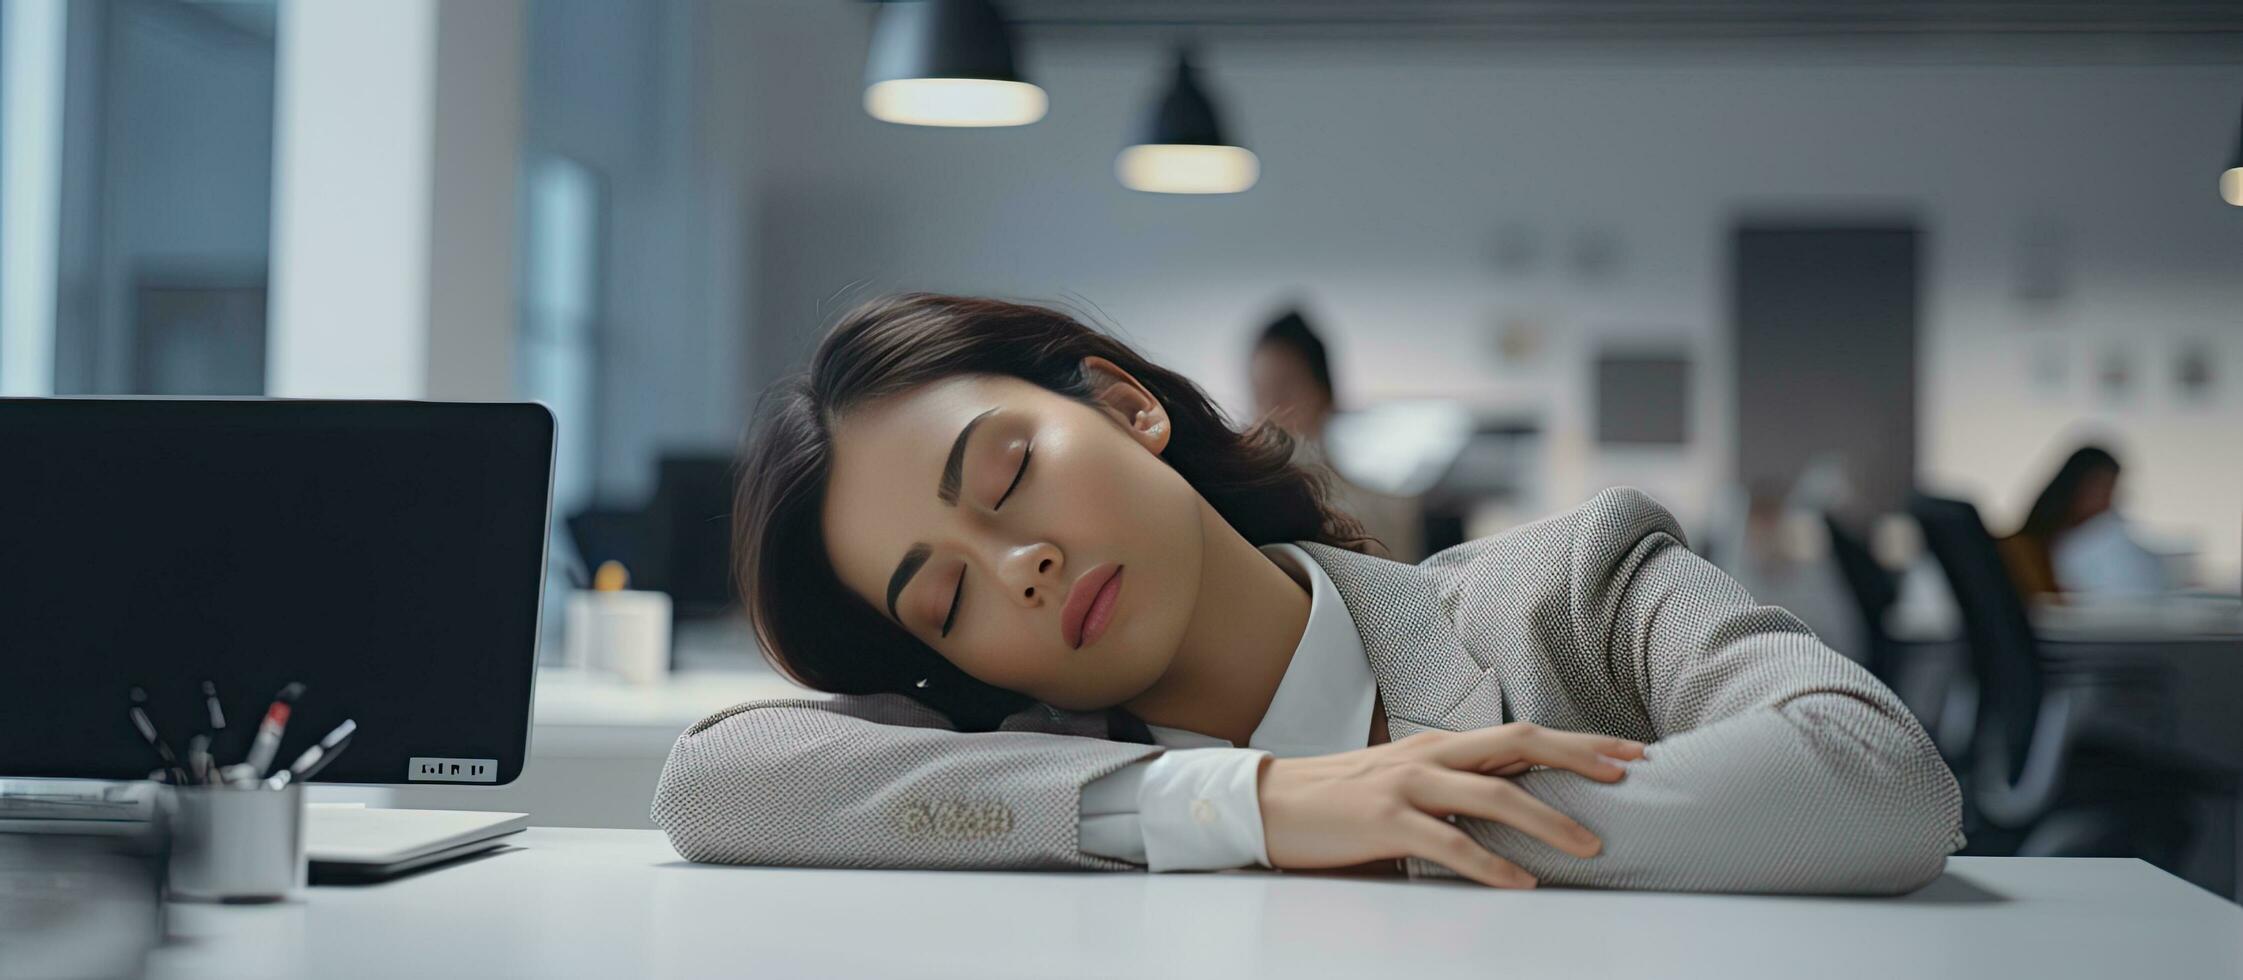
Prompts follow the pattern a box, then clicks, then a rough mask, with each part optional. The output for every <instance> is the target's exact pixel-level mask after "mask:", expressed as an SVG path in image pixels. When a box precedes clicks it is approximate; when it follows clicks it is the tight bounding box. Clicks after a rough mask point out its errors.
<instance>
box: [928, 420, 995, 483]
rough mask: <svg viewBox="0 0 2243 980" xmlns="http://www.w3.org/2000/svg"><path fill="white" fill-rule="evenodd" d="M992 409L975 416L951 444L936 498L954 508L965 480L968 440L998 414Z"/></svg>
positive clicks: (943, 465)
mask: <svg viewBox="0 0 2243 980" xmlns="http://www.w3.org/2000/svg"><path fill="white" fill-rule="evenodd" d="M996 412H997V410H996V409H994V408H992V409H989V410H988V411H985V412H982V413H981V414H980V415H976V416H974V417H973V418H972V419H971V420H969V421H968V422H967V423H966V427H965V428H963V429H959V430H958V438H957V439H955V440H952V441H951V443H950V458H949V459H946V460H943V462H942V482H941V483H939V484H936V485H935V497H936V498H937V499H939V500H941V501H942V502H943V503H946V504H949V505H950V506H952V507H956V506H958V484H959V483H960V482H961V481H962V480H963V479H964V470H965V468H966V440H968V439H971V438H972V437H973V434H974V428H975V427H976V426H979V425H980V424H981V420H983V419H986V418H988V417H989V416H991V415H994V414H996Z"/></svg>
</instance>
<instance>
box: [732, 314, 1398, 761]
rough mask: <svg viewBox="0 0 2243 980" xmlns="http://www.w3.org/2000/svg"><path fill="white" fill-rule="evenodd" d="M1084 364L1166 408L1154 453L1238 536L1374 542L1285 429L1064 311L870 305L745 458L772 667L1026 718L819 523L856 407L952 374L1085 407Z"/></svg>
mask: <svg viewBox="0 0 2243 980" xmlns="http://www.w3.org/2000/svg"><path fill="white" fill-rule="evenodd" d="M1091 356H1097V357H1103V358H1105V359H1107V360H1109V361H1112V362H1113V363H1114V364H1116V365H1118V366H1119V367H1120V368H1121V369H1122V370H1124V371H1127V372H1128V373H1129V374H1130V375H1131V376H1132V377H1135V378H1136V379H1137V381H1138V383H1139V384H1142V385H1144V386H1145V388H1146V390H1148V391H1150V392H1151V393H1152V395H1153V397H1154V398H1156V399H1158V400H1159V401H1160V403H1161V405H1162V406H1163V407H1165V408H1166V409H1167V411H1168V417H1169V425H1170V427H1171V432H1172V434H1171V435H1170V437H1169V442H1168V447H1167V449H1166V450H1165V451H1163V452H1162V454H1161V457H1162V458H1163V459H1164V460H1166V461H1167V462H1168V464H1169V465H1170V466H1172V467H1174V468H1175V469H1176V472H1177V473H1179V474H1181V475H1182V476H1183V477H1184V479H1185V480H1186V481H1188V482H1190V483H1191V485H1192V486H1193V487H1194V488H1195V489H1197V490H1198V491H1199V494H1200V496H1201V497H1203V498H1205V499H1206V500H1207V502H1208V504H1209V505H1210V506H1212V507H1213V508H1214V509H1215V511H1216V513H1219V514H1221V515H1222V516H1223V519H1224V520H1226V521H1229V522H1230V525H1231V527H1233V528H1236V529H1237V530H1238V532H1239V534H1240V535H1242V536H1244V537H1245V538H1246V540H1248V541H1250V542H1253V543H1254V544H1256V545H1262V544H1269V543H1273V542H1281V541H1317V542H1322V543H1325V544H1330V545H1335V546H1338V547H1343V548H1351V549H1357V550H1360V549H1361V548H1362V547H1363V546H1364V545H1365V544H1366V543H1367V542H1368V539H1367V538H1366V537H1365V536H1364V534H1363V531H1362V528H1361V526H1360V525H1358V524H1356V523H1355V522H1354V521H1353V520H1351V519H1349V518H1348V517H1347V516H1345V515H1344V514H1342V513H1340V512H1339V511H1337V510H1335V509H1333V508H1332V507H1331V506H1330V505H1329V504H1328V503H1327V502H1326V497H1325V489H1324V481H1325V479H1326V477H1325V475H1324V474H1323V473H1322V472H1321V471H1311V470H1308V469H1304V468H1302V467H1298V466H1295V465H1294V464H1293V462H1292V454H1293V445H1292V442H1291V440H1290V439H1289V438H1287V437H1286V435H1285V434H1284V432H1283V431H1282V430H1279V429H1277V428H1276V427H1274V426H1268V425H1256V426H1254V427H1253V428H1251V429H1248V430H1246V431H1244V432H1240V431H1238V430H1236V429H1234V428H1232V427H1231V425H1230V422H1229V420H1228V419H1226V418H1225V417H1224V416H1223V413H1222V411H1221V410H1220V409H1218V408H1216V407H1215V403H1214V402H1213V401H1210V400H1209V399H1208V397H1207V395H1206V393H1204V392H1202V391H1200V389H1199V387H1198V386H1197V385H1194V384H1192V382H1191V381H1190V380H1189V379H1186V378H1185V377H1184V376H1183V375H1180V374H1177V373H1176V372H1174V371H1170V370H1167V369H1166V368H1162V367H1160V366H1159V365H1156V364H1154V363H1152V362H1151V361H1148V360H1146V359H1145V358H1144V357H1143V356H1141V355H1139V354H1138V353H1137V352H1136V351H1134V350H1131V349H1130V348H1129V347H1128V346H1127V345H1124V344H1123V343H1122V342H1121V341H1119V340H1116V339H1114V338H1113V337H1110V336H1107V335H1106V334H1103V333H1100V332H1098V331H1096V330H1093V329H1091V328H1090V327H1087V326H1084V325H1083V324H1082V323H1080V322H1078V321H1077V320H1075V319H1074V318H1073V317H1070V316H1068V315H1067V314H1065V313H1062V312H1060V311H1058V310H1054V309H1048V308H1045V307H1041V306H1031V305H1025V304H1019V303H1007V302H1001V301H998V300H992V299H976V298H970V297H961V296H942V295H935V294H929V293H911V294H906V295H900V296H893V297H888V298H884V299H878V300H874V301H872V302H870V303H867V304H865V305H863V306H860V307H858V308H857V309H855V310H852V311H850V312H849V313H847V314H845V315H843V316H842V318H841V319H840V321H839V322H837V323H836V324H834V326H833V328H832V329H831V330H830V331H828V332H827V334H826V336H825V338H824V339H823V340H822V341H821V342H820V343H819V344H818V349H817V352H816V353H814V354H812V355H811V358H810V365H809V367H808V369H807V370H806V371H804V372H803V373H801V374H799V375H796V376H794V377H791V378H788V379H786V380H784V381H781V382H779V383H778V384H777V385H775V386H773V387H772V388H771V389H770V390H768V391H766V392H765V393H764V395H763V398H762V399H761V401H760V403H759V404H758V407H757V409H756V418H755V424H754V426H753V428H752V429H751V431H750V434H749V441H748V448H747V451H746V452H745V453H744V454H743V456H742V459H741V465H742V470H741V477H740V487H739V494H738V497H737V500H736V502H735V504H734V506H733V510H732V513H733V534H734V552H735V558H736V561H737V562H738V565H737V571H738V576H739V582H740V591H741V598H742V600H743V601H744V603H745V605H746V607H747V611H748V616H749V618H750V620H751V621H752V622H753V623H754V625H755V632H756V638H757V640H758V641H759V642H760V643H761V645H762V648H763V652H764V656H765V657H766V658H767V659H769V660H770V661H771V663H772V665H773V666H775V667H777V668H778V669H779V670H780V671H781V672H783V673H785V674H786V675H787V676H789V677H791V678H793V679H794V680H795V681H796V682H797V683H800V684H803V685H805V686H807V687H811V688H814V689H817V690H821V691H828V692H832V693H839V694H872V693H879V692H895V693H901V694H906V695H909V696H911V697H914V698H917V699H918V700H920V701H921V702H923V703H925V704H927V705H928V706H930V707H933V708H935V709H936V710H938V711H941V712H943V713H944V714H947V715H949V716H950V718H951V720H952V721H954V722H956V723H957V724H958V725H959V726H960V727H961V728H964V729H967V730H976V729H988V728H994V727H995V726H996V724H997V723H998V722H1000V721H1002V720H1003V719H1004V717H1005V716H1006V715H1008V714H1011V713H1012V712H1014V711H1017V710H1019V709H1021V708H1023V707H1026V706H1027V705H1028V704H1029V703H1030V702H1029V699H1028V698H1027V697H1025V696H1022V695H1019V694H1016V693H1013V692H1010V691H1005V690H1002V689H1000V688H997V687H993V686H991V685H988V684H984V683H981V682H980V681H977V680H974V679H973V678H972V677H970V676H968V675H967V674H966V673H965V672H964V671H961V670H959V669H957V668H956V667H953V666H951V665H950V662H949V661H947V660H944V659H943V658H942V656H941V655H939V654H937V653H936V652H935V651H934V650H933V649H931V648H929V647H928V646H927V645H926V644H924V643H921V642H920V641H919V640H918V639H917V638H916V637H914V636H912V635H911V634H910V633H909V632H907V631H905V630H904V629H903V628H902V627H900V626H897V625H896V624H894V623H893V622H891V621H889V620H888V619H887V618H886V617H885V616H883V615H881V614H880V613H879V612H878V611H877V610H875V609H874V608H873V607H872V605H871V604H870V603H868V602H865V601H864V600H863V599H862V598H861V597H859V596H858V595H856V594H855V593H853V592H850V591H849V590H848V589H847V588H846V587H845V586H843V585H842V584H841V581H840V578H839V576H838V575H836V574H835V572H834V570H833V565H832V562H831V561H830V560H829V559H828V557H827V554H826V542H825V534H824V529H823V526H822V521H821V517H822V510H823V507H824V502H825V492H826V480H827V477H828V474H829V472H830V469H831V466H832V458H833V445H832V440H833V426H834V423H835V421H836V420H837V419H839V418H840V417H841V416H842V415H844V414H845V413H847V412H848V411H849V410H851V409H853V408H856V407H858V406H861V405H864V404H866V403H869V402H872V401H875V400H877V399H880V398H884V397H887V396H890V395H895V394H899V393H902V392H905V391H909V390H911V389H913V388H917V387H919V386H921V385H925V384H929V383H932V382H936V381H941V380H943V379H946V378H952V377H957V376H961V375H977V374H978V375H1000V376H1009V377H1014V378H1019V379H1021V380H1023V381H1027V382H1030V383H1032V384H1036V385H1039V386H1041V387H1043V388H1046V389H1049V390H1051V391H1054V392H1058V393H1059V394H1062V395H1065V396H1067V397H1070V398H1076V399H1080V400H1083V401H1085V402H1089V401H1090V400H1091V399H1092V398H1093V396H1094V395H1095V392H1094V391H1093V387H1092V385H1093V382H1094V380H1095V379H1094V378H1092V377H1087V376H1086V375H1085V373H1084V371H1083V369H1082V364H1083V359H1084V358H1087V357H1091ZM922 682H924V683H922Z"/></svg>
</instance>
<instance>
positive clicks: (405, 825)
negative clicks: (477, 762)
mask: <svg viewBox="0 0 2243 980" xmlns="http://www.w3.org/2000/svg"><path fill="white" fill-rule="evenodd" d="M529 822H530V818H529V815H528V814H526V813H494V812H485V811H481V810H392V809H384V808H370V807H366V806H362V805H359V804H355V803H313V804H311V805H310V806H309V807H307V808H306V809H305V812H304V855H305V857H307V858H308V859H310V861H311V882H312V884H315V885H322V884H345V883H354V882H369V881H382V880H386V879H389V878H393V877H396V876H398V875H401V874H404V873H405V872H408V871H414V870H418V869H420V868H425V867H428V866H430V865H435V864H442V863H444V862H446V861H452V860H456V859H458V858H463V857H467V856H469V855H472V854H480V853H483V852H485V851H489V850H493V849H495V848H498V847H500V846H502V845H504V844H505V843H506V840H505V838H506V837H507V836H508V835H511V834H517V833H520V832H521V831H522V830H523V829H524V828H526V827H528V826H529Z"/></svg>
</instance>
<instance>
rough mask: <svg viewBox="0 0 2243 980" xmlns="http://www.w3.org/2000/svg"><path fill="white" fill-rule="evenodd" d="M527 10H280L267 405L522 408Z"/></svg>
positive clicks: (486, 1) (493, 6) (499, 5)
mask: <svg viewBox="0 0 2243 980" xmlns="http://www.w3.org/2000/svg"><path fill="white" fill-rule="evenodd" d="M521 49H522V5H521V2H520V0H475V2H472V3H445V2H440V0H284V2H283V4H282V7H281V10H280V32H279V64H280V67H279V71H278V83H277V84H278V86H279V92H278V98H277V104H276V108H275V110H274V114H275V119H274V141H273V142H274V149H273V153H274V167H273V259H272V263H273V270H272V283H273V286H272V297H271V311H272V312H271V317H270V324H271V326H270V333H269V336H270V345H271V346H270V350H269V353H268V356H267V359H266V364H267V367H266V390H267V391H268V392H270V393H271V394H274V395H280V396H286V397H357V398H440V399H460V400H497V399H506V398H511V397H514V392H515V385H514V339H515V332H516V323H515V296H514V231H515V224H514V207H515V176H516V173H517V171H518V168H519V154H520V142H521V101H522V100H521V71H522V54H521Z"/></svg>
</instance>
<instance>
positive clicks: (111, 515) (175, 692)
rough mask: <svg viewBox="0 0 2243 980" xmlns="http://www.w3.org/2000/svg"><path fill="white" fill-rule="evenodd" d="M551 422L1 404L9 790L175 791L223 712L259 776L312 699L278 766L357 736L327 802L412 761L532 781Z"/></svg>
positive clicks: (2, 669)
mask: <svg viewBox="0 0 2243 980" xmlns="http://www.w3.org/2000/svg"><path fill="white" fill-rule="evenodd" d="M552 447H553V420H552V415H551V414H550V413H548V412H547V411H546V410H545V409H544V407H542V406H539V405H534V404H441V403H427V402H323V401H294V400H280V399H267V400H239V401H236V400H186V401H171V400H158V399H0V776H32V777H83V778H99V779H137V778H142V777H144V776H146V775H147V774H148V772H149V771H150V770H151V769H154V768H156V767H157V760H156V757H155V755H154V753H153V751H152V750H151V749H150V748H149V746H148V745H147V744H146V743H145V742H143V741H142V740H141V738H140V736H139V734H138V733H137V732H136V731H135V730H134V729H133V727H132V725H131V723H130V721H129V719H128V716H127V708H128V707H129V701H128V692H129V691H130V689H131V688H132V687H133V686H136V685H137V686H139V687H142V688H145V689H146V690H147V692H148V697H149V705H148V709H149V714H150V715H151V716H152V718H153V720H154V721H155V723H156V726H157V728H158V729H159V730H160V731H161V732H162V733H163V734H164V736H165V737H166V739H167V741H169V742H170V743H171V746H172V748H173V749H174V751H176V752H184V751H186V743H187V739H188V737H189V736H190V735H192V734H194V733H196V732H199V731H202V730H203V723H204V719H205V712H204V710H203V699H202V696H201V684H202V682H203V681H205V680H209V681H212V682H214V683H215V684H216V685H217V686H218V693H219V696H220V698H221V700H222V702H223V705H224V709H225V714H226V722H227V729H226V731H225V732H224V734H223V735H221V736H220V737H219V739H218V740H217V742H216V743H215V744H216V749H215V754H216V755H217V758H218V761H219V762H220V763H231V762H237V761H240V759H241V757H242V755H243V753H244V751H245V750H246V749H247V747H248V744H249V740H250V737H251V735H252V734H253V729H254V728H255V726H256V724H257V721H258V719H259V718H260V717H261V716H262V715H263V714H264V711H265V707H266V705H267V704H268V703H269V702H270V701H271V699H272V697H273V695H274V693H275V692H276V691H277V690H279V689H280V688H281V687H282V686H283V685H284V684H287V683H288V682H290V681H301V682H303V683H304V684H305V686H306V690H305V692H304V694H303V696H302V698H301V699H300V700H299V701H298V702H297V704H296V707H295V711H294V714H293V716H292V718H291V719H290V721H289V724H288V729H287V735H286V738H285V741H284V742H283V743H282V746H281V750H280V753H279V756H278V758H277V761H276V766H282V765H286V764H287V762H288V761H289V760H291V759H293V758H295V755H296V753H298V752H300V751H302V749H303V748H304V747H305V746H307V745H310V744H311V743H312V742H313V741H314V740H316V739H318V738H319V737H320V736H321V735H323V734H325V733H326V732H327V731H328V730H329V729H330V728H332V727H334V726H335V725H336V724H337V723H339V722H341V721H342V720H343V719H344V718H351V719H354V720H355V721H356V722H357V723H358V730H357V734H356V735H355V737H354V738H353V739H352V743H351V747H350V748H349V750H348V751H347V752H345V753H344V754H343V755H342V756H341V757H340V758H338V759H337V760H336V761H335V762H334V763H333V764H332V765H330V766H328V767H327V768H326V769H325V770H324V771H322V772H321V773H320V774H319V777H318V779H319V781H322V782H353V783H402V782H407V781H408V780H407V774H406V769H407V762H406V760H407V759H409V758H412V757H415V756H421V757H444V758H476V759H495V760H497V780H496V781H497V782H501V783H504V782H510V781H512V780H513V779H514V778H515V776H516V775H518V774H519V773H520V772H521V768H522V759H523V753H524V751H525V748H526V745H527V742H528V728H529V714H530V691H531V688H530V685H531V679H532V671H533V670H534V668H535V663H536V657H537V620H538V597H539V586H540V581H541V578H542V573H543V565H544V555H545V529H546V506H547V497H548V494H549V490H550V484H551V472H552Z"/></svg>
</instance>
